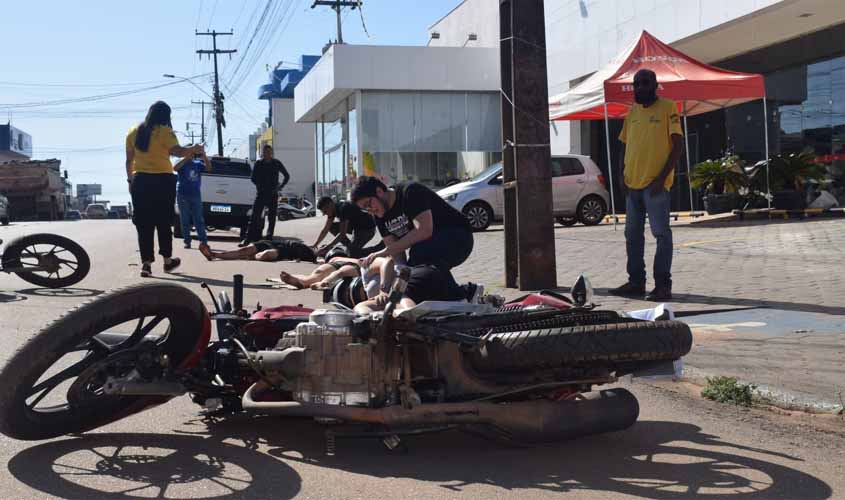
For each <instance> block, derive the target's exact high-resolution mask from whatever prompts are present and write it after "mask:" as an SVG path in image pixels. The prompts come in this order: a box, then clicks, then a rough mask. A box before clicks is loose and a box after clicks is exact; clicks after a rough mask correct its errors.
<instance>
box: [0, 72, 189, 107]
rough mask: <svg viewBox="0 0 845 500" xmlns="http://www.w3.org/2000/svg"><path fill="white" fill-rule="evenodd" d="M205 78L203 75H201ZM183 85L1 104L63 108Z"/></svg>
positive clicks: (7, 105)
mask: <svg viewBox="0 0 845 500" xmlns="http://www.w3.org/2000/svg"><path fill="white" fill-rule="evenodd" d="M200 76H203V75H200ZM195 78H198V76H193V77H191V78H186V79H185V80H192V79H195ZM179 83H182V81H181V80H180V81H175V82H167V83H162V84H159V85H153V86H150V87H142V88H139V89H132V90H124V91H121V92H112V93H109V94H98V95H92V96H85V97H73V98H67V99H56V100H51V101H36V102H23V103H0V109H4V110H8V109H25V108H38V107H46V106H61V105H64V104H74V103H87V102H97V101H102V100H106V99H113V98H115V97H123V96H127V95H132V94H139V93H142V92H149V91H151V90H156V89H160V88H164V87H170V86H172V85H178V84H179Z"/></svg>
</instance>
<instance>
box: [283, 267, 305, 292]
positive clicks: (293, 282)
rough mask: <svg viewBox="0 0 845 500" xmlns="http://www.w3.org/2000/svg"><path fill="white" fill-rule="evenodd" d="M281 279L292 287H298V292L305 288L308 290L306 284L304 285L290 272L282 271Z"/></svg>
mask: <svg viewBox="0 0 845 500" xmlns="http://www.w3.org/2000/svg"><path fill="white" fill-rule="evenodd" d="M279 279H281V280H282V281H283V282H285V283H287V284H288V285H290V286H292V287H296V289H297V290H302V289H303V288H306V287H305V283H303V282H302V280H301V279H299V278H297V277H296V276H294V275H292V274H290V273H288V272H285V271H282V272H281V273H279Z"/></svg>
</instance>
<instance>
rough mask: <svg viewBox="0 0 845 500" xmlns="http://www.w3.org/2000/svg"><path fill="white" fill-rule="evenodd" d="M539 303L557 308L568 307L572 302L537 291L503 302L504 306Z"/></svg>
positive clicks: (524, 305)
mask: <svg viewBox="0 0 845 500" xmlns="http://www.w3.org/2000/svg"><path fill="white" fill-rule="evenodd" d="M540 305H542V306H549V307H554V308H557V309H569V308H571V307H572V304H570V303H569V302H567V301H565V300H563V299H559V298H557V297H554V296H552V295H542V294H539V293H532V294H529V295H526V296H525V297H523V298H521V299H519V300H516V301H513V302H508V303H507V304H505V307H512V306H522V307H528V306H540Z"/></svg>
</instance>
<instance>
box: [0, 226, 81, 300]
mask: <svg viewBox="0 0 845 500" xmlns="http://www.w3.org/2000/svg"><path fill="white" fill-rule="evenodd" d="M35 245H41V246H42V247H46V246H52V247H53V248H52V249H51V250H49V251H47V252H41V251H39V249H38V248H37V247H35ZM57 249H58V250H57ZM33 250H34V251H33ZM65 252H67V253H69V254H70V256H71V257H72V258H73V260H71V259H70V258H69V257H67V256H66V254H65ZM33 258H36V259H37V260H38V261H39V262H41V260H42V259H59V261H60V262H59V263H58V266H59V270H61V269H62V268H63V267H64V268H66V269H68V270H70V273H69V274H67V275H65V276H62V275H61V273H60V272H59V271H56V272H48V271H23V270H19V269H21V268H25V267H26V265H27V264H34V263H33V262H24V261H26V260H27V259H33ZM2 259H3V268H4V269H6V270H7V271H10V272H13V273H15V274H17V275H18V277H19V278H20V279H22V280H24V281H28V282H30V283H32V284H33V285H38V286H42V287H45V288H62V287H66V286H73V285H75V284H77V283H79V282H80V281H82V280H83V279H85V277H86V276H87V275H88V271H90V270H91V259H90V258H89V257H88V253H87V252H85V249H83V248H82V247H81V246H79V244H77V243H76V242H75V241H72V240H70V239H68V238H65V237H64V236H59V235H57V234H48V233H39V234H30V235H27V236H21V237H20V238H16V239H14V240H12V241H11V242H10V243H9V244H8V245H6V249H5V250H4V251H3V258H2ZM22 259H23V261H22ZM72 266H75V268H74V267H72ZM45 273H46V275H45ZM54 275H55V277H52V276H54Z"/></svg>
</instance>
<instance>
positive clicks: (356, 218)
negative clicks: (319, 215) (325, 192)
mask: <svg viewBox="0 0 845 500" xmlns="http://www.w3.org/2000/svg"><path fill="white" fill-rule="evenodd" d="M317 208H318V209H319V210H320V211H321V212H323V214H325V215H326V224H325V226H323V230H322V231H320V236H318V237H317V241H316V242H315V243H314V244H313V245H312V246H311V248H313V249H314V250H315V251H317V256H318V257H322V256H324V255H325V254H326V252H328V251H329V250H331V249H332V248H334V246H335V245H336V244H338V243H343V244H344V245H345V246H346V249H347V250H348V252H349V256H350V257H356V258H358V257H363V256H364V254H362V252H361V251H362V249H363V248H364V246H365V245H366V244H367V243H369V242H370V240H371V239H373V236H375V234H376V223H375V221H374V220H373V218H372V216H371V215H370V214H368V213H367V212H364V211H363V210H361V209H360V208H359V207H358V206H357V205H355V204H354V203H350V202H348V201H340V202H335V201H334V200H333V199H331V198H329V197H328V196H324V197H322V198H320V201H318V202H317ZM335 219H337V221H335ZM329 233H332V234H333V235H335V238H334V239H333V240H332V241H331V242H330V243H328V244H327V245H326V246H324V247H323V248H321V249H319V250H317V246H318V245H319V244H320V242H321V241H323V238H325V237H326V235H327V234H329ZM347 235H352V238H351V239H350V238H349V236H347Z"/></svg>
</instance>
